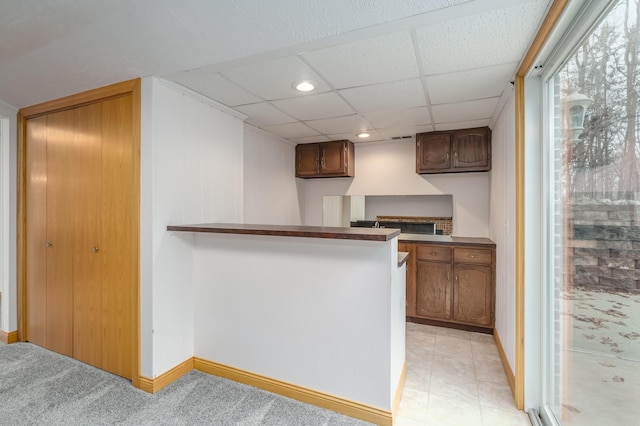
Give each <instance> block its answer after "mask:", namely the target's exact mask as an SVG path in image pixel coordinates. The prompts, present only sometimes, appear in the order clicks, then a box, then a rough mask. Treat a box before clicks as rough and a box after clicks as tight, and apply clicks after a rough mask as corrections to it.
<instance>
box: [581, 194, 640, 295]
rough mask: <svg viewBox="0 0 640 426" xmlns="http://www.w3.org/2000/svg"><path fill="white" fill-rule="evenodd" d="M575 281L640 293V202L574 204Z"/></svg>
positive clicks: (612, 289)
mask: <svg viewBox="0 0 640 426" xmlns="http://www.w3.org/2000/svg"><path fill="white" fill-rule="evenodd" d="M572 210H573V211H572V213H573V218H572V220H573V227H572V229H573V241H572V243H571V248H570V250H571V251H570V259H569V262H570V265H571V266H570V267H571V270H572V271H573V277H572V278H573V280H572V281H573V284H574V285H575V286H580V287H587V288H592V289H599V290H606V291H622V292H629V293H640V226H639V225H640V220H639V219H640V217H639V216H638V215H639V214H640V206H638V205H635V204H630V205H612V204H574V205H573V206H572Z"/></svg>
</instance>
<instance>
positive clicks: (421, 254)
mask: <svg viewBox="0 0 640 426" xmlns="http://www.w3.org/2000/svg"><path fill="white" fill-rule="evenodd" d="M416 251H417V252H418V254H417V256H416V257H417V258H418V259H419V260H434V261H438V262H451V248H450V247H440V246H425V245H419V246H417V250H416Z"/></svg>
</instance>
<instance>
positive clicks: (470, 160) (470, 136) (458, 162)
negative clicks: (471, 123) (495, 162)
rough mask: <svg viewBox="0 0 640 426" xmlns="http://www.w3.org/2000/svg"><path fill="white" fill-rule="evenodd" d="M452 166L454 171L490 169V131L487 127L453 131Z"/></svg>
mask: <svg viewBox="0 0 640 426" xmlns="http://www.w3.org/2000/svg"><path fill="white" fill-rule="evenodd" d="M453 168H454V169H455V170H456V171H463V169H464V170H468V171H489V170H491V131H490V130H489V128H488V127H480V128H477V129H465V130H456V131H455V132H453Z"/></svg>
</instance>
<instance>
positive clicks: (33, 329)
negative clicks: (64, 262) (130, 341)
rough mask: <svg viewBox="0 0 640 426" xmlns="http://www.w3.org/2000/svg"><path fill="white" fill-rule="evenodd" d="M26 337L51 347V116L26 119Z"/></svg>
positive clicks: (43, 345) (33, 341) (39, 344)
mask: <svg viewBox="0 0 640 426" xmlns="http://www.w3.org/2000/svg"><path fill="white" fill-rule="evenodd" d="M25 134H26V144H25V145H26V153H27V155H26V161H27V163H26V179H27V182H26V188H27V191H26V200H25V201H26V205H27V206H28V208H27V209H26V224H25V226H26V240H25V241H26V257H25V261H26V262H25V263H26V291H25V293H26V304H27V320H26V335H27V336H26V338H27V340H28V341H29V342H32V343H35V344H36V345H38V346H42V347H46V346H47V247H46V241H47V226H46V224H47V117H46V116H41V117H37V118H32V119H29V120H27V122H26V132H25Z"/></svg>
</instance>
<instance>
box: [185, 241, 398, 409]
mask: <svg viewBox="0 0 640 426" xmlns="http://www.w3.org/2000/svg"><path fill="white" fill-rule="evenodd" d="M397 244H398V243H397V238H394V239H392V240H391V241H384V242H379V241H356V240H334V239H323V238H291V237H269V236H256V235H226V234H224V235H223V234H219V235H213V234H204V233H203V234H199V235H196V236H195V238H194V250H193V255H194V271H195V272H194V281H195V291H196V298H195V322H194V328H195V354H196V356H197V357H199V358H203V359H206V360H209V361H213V362H218V363H221V364H223V365H229V366H232V367H235V368H238V369H240V370H244V371H249V372H252V373H257V374H260V375H263V376H266V377H270V378H273V379H277V380H282V381H284V382H287V383H292V384H294V385H298V386H303V387H306V388H309V389H314V390H317V391H321V392H324V393H328V394H331V395H336V396H338V397H341V398H345V399H347V400H352V401H357V402H361V403H364V404H368V405H371V406H374V407H377V408H381V409H384V410H390V409H391V405H392V402H393V398H394V394H395V391H396V389H397V386H398V381H399V378H400V373H401V370H402V366H403V364H404V359H405V351H404V335H405V315H404V313H405V306H404V305H405V275H403V274H402V273H401V272H398V270H399V269H400V270H401V271H405V269H404V268H398V267H397V264H398V256H397V247H398V245H397Z"/></svg>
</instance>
